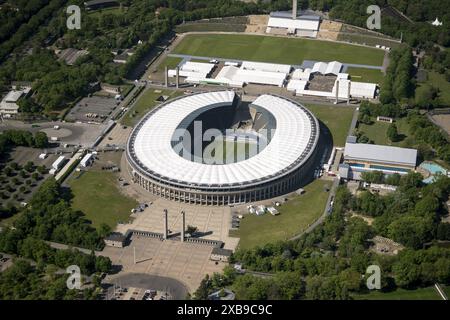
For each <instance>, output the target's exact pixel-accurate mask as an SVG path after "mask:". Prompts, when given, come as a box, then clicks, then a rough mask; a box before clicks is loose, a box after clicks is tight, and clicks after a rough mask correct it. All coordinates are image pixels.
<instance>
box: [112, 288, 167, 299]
mask: <svg viewBox="0 0 450 320" xmlns="http://www.w3.org/2000/svg"><path fill="white" fill-rule="evenodd" d="M107 294H108V296H107V300H172V299H173V297H172V296H171V295H170V294H169V293H168V292H165V291H158V290H155V289H145V288H138V287H129V288H128V287H125V288H124V287H121V286H120V285H119V286H118V284H115V286H113V287H112V288H110V289H109V290H108V293H107Z"/></svg>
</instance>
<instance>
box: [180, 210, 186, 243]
mask: <svg viewBox="0 0 450 320" xmlns="http://www.w3.org/2000/svg"><path fill="white" fill-rule="evenodd" d="M185 230H186V213H185V212H184V211H181V242H184V232H185Z"/></svg>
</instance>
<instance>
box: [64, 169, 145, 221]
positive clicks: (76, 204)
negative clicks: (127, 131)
mask: <svg viewBox="0 0 450 320" xmlns="http://www.w3.org/2000/svg"><path fill="white" fill-rule="evenodd" d="M117 183H118V182H117V175H116V174H115V173H112V172H104V171H94V170H91V171H87V172H85V173H84V174H82V175H81V177H80V178H78V179H72V180H70V182H69V185H70V188H71V189H72V193H73V195H74V198H73V201H72V207H73V208H74V209H75V210H80V211H82V212H83V213H84V214H85V215H86V218H87V219H89V220H90V221H92V225H93V226H94V227H99V226H100V225H101V224H102V223H106V224H107V225H109V226H110V227H111V228H115V227H116V225H117V223H118V222H120V221H123V222H126V221H128V220H129V217H130V211H131V209H133V208H135V207H136V206H137V204H138V203H137V202H136V200H134V199H131V198H128V197H126V196H124V195H123V194H122V193H120V191H119V189H118V187H117Z"/></svg>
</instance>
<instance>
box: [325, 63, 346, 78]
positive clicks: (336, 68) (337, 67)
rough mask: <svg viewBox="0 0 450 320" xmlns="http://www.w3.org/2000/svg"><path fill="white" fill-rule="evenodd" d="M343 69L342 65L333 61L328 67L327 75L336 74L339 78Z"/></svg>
mask: <svg viewBox="0 0 450 320" xmlns="http://www.w3.org/2000/svg"><path fill="white" fill-rule="evenodd" d="M341 69H342V63H340V62H338V61H331V62H329V63H328V65H327V68H326V70H325V74H334V75H336V76H337V75H338V73H339V72H340V71H341Z"/></svg>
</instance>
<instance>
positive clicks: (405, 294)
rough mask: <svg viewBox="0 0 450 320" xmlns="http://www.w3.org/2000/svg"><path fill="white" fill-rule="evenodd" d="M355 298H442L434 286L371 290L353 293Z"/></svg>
mask: <svg viewBox="0 0 450 320" xmlns="http://www.w3.org/2000/svg"><path fill="white" fill-rule="evenodd" d="M353 298H354V299H355V300H442V298H441V297H440V296H439V294H438V293H437V291H436V289H435V288H434V287H428V288H420V289H415V290H405V289H397V290H395V291H392V292H381V291H373V292H370V293H368V294H358V295H354V296H353Z"/></svg>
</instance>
